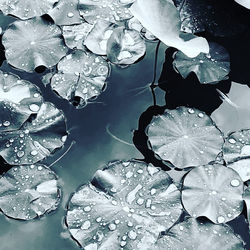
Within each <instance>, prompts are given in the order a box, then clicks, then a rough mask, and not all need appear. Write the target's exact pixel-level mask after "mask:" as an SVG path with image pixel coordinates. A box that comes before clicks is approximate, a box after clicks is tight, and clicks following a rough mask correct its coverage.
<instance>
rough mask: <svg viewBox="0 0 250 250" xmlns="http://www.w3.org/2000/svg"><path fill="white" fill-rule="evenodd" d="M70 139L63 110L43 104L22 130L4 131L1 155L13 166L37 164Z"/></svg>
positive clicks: (1, 135)
mask: <svg viewBox="0 0 250 250" xmlns="http://www.w3.org/2000/svg"><path fill="white" fill-rule="evenodd" d="M66 138H67V132H66V124H65V117H64V115H63V113H62V111H60V110H58V109H57V108H56V107H55V106H54V105H53V104H52V103H43V104H42V106H41V107H40V110H39V111H38V113H37V115H36V117H35V118H33V119H31V120H28V121H26V122H25V123H24V124H23V126H22V127H21V128H20V129H19V130H15V131H8V132H1V133H0V155H1V156H2V157H3V158H4V160H5V161H6V162H8V163H9V164H11V165H23V164H34V163H36V162H38V161H40V160H42V159H44V158H45V157H47V156H49V155H50V154H51V153H53V152H54V151H55V150H56V149H58V148H61V147H62V146H63V145H64V142H65V140H66Z"/></svg>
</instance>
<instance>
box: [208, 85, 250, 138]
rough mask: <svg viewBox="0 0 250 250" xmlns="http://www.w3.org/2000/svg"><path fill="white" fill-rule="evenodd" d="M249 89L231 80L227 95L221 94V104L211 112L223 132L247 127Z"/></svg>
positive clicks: (249, 120) (249, 121)
mask: <svg viewBox="0 0 250 250" xmlns="http://www.w3.org/2000/svg"><path fill="white" fill-rule="evenodd" d="M249 96H250V89H249V87H248V86H247V85H242V84H239V83H236V82H232V87H231V89H230V92H229V94H228V95H226V96H224V95H222V96H221V99H222V100H223V104H222V105H221V106H220V107H219V108H218V109H217V110H215V111H214V112H213V113H212V116H211V117H212V119H213V120H214V121H215V122H216V124H217V126H218V127H219V128H220V129H221V130H222V131H223V132H224V133H225V134H227V133H228V132H232V131H235V130H240V129H243V128H244V129H248V128H249V124H250V117H249V116H248V115H247V114H248V113H249V112H250V102H249Z"/></svg>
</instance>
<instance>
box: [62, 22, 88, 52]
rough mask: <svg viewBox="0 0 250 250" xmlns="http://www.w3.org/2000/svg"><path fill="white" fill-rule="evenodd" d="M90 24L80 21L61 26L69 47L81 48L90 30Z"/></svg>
mask: <svg viewBox="0 0 250 250" xmlns="http://www.w3.org/2000/svg"><path fill="white" fill-rule="evenodd" d="M91 28H92V25H91V24H88V23H82V24H77V25H68V26H63V27H62V30H63V37H64V40H65V43H66V45H67V46H68V47H69V48H70V49H75V48H76V49H83V50H84V48H85V46H84V45H83V42H84V40H85V38H86V36H87V35H88V33H89V31H90V30H91Z"/></svg>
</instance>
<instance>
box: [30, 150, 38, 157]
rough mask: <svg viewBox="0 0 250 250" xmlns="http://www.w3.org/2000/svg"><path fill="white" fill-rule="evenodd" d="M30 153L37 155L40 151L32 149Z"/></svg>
mask: <svg viewBox="0 0 250 250" xmlns="http://www.w3.org/2000/svg"><path fill="white" fill-rule="evenodd" d="M30 154H31V155H33V156H36V155H37V154H38V152H37V151H36V150H32V151H31V152H30Z"/></svg>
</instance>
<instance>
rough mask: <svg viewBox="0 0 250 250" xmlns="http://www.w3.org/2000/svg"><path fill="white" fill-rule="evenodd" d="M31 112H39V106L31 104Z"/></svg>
mask: <svg viewBox="0 0 250 250" xmlns="http://www.w3.org/2000/svg"><path fill="white" fill-rule="evenodd" d="M29 108H30V110H31V111H33V112H38V111H39V109H40V107H39V106H38V105H37V104H31V105H30V106H29Z"/></svg>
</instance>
